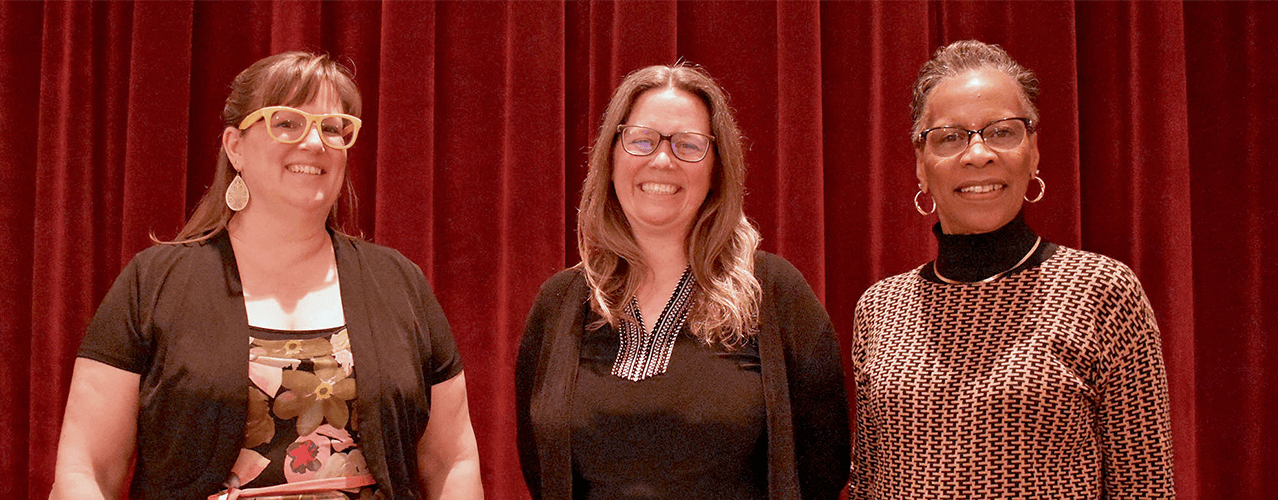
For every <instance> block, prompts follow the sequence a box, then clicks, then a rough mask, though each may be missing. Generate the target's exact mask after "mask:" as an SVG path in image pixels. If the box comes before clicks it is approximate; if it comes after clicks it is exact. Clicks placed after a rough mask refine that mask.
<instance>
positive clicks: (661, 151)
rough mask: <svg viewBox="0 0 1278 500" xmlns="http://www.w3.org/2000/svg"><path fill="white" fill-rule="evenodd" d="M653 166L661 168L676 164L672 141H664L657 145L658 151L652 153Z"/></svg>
mask: <svg viewBox="0 0 1278 500" xmlns="http://www.w3.org/2000/svg"><path fill="white" fill-rule="evenodd" d="M652 164H653V165H655V166H660V167H669V166H671V165H673V164H674V149H672V146H671V144H670V141H667V140H665V139H662V140H661V142H658V143H657V150H656V151H653V152H652Z"/></svg>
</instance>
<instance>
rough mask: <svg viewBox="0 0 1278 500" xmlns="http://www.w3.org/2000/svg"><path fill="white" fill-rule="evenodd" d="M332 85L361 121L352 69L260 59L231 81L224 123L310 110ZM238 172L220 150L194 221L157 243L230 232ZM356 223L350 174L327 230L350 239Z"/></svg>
mask: <svg viewBox="0 0 1278 500" xmlns="http://www.w3.org/2000/svg"><path fill="white" fill-rule="evenodd" d="M326 86H327V87H329V88H332V89H333V90H334V91H335V92H336V93H337V96H338V99H339V100H340V101H341V105H342V112H343V113H346V114H350V115H354V116H356V117H358V116H359V115H360V111H361V110H362V108H363V103H362V101H361V99H360V95H359V89H357V88H356V87H355V80H354V79H353V78H352V77H351V72H350V70H348V69H346V67H345V66H343V65H341V64H340V63H338V62H337V61H334V60H333V59H332V58H330V57H328V56H327V55H323V54H319V55H317V54H310V53H307V52H283V53H280V54H275V55H273V56H269V57H265V58H263V59H259V60H258V61H257V62H255V63H253V65H252V66H249V67H248V68H247V69H245V70H244V71H241V72H240V74H239V75H238V76H236V77H235V80H234V81H233V82H231V95H230V96H228V97H227V98H226V106H225V107H223V108H222V123H223V124H224V125H225V126H226V127H238V126H239V124H240V121H242V120H244V117H245V116H248V114H249V113H252V112H253V111H256V110H258V109H260V108H262V107H264V106H276V105H283V106H301V105H304V104H306V103H308V102H310V101H311V100H312V99H314V98H315V96H316V95H318V94H319V92H320V90H321V89H322V88H324V87H326ZM241 133H243V131H241ZM218 135H219V136H220V135H221V134H218ZM346 171H347V172H349V171H350V170H349V169H347V170H346ZM235 173H236V172H235V168H233V167H232V166H231V162H230V160H229V159H228V158H227V156H226V150H225V148H222V149H219V151H218V155H217V170H216V172H215V173H214V174H213V184H212V185H210V186H209V190H208V192H206V193H204V197H203V198H201V199H200V203H199V204H198V205H196V207H195V211H194V212H192V213H191V218H190V219H187V221H186V224H185V225H183V226H182V230H181V231H178V234H177V237H175V238H174V239H173V240H172V241H160V240H158V239H156V237H155V235H154V234H152V235H151V240H152V241H155V242H157V243H166V244H180V243H193V242H198V241H203V240H206V239H209V238H212V237H214V236H217V235H218V234H220V233H221V232H222V231H224V230H225V229H226V224H227V222H229V221H230V220H231V216H232V215H234V214H235V212H233V211H231V209H230V208H229V207H227V206H226V203H225V201H224V196H225V193H226V188H227V186H229V185H230V184H231V180H232V179H234V178H235ZM340 206H345V207H346V210H345V212H343V211H342V210H340V209H339V208H338V207H340ZM354 222H355V192H354V189H353V188H352V187H351V178H350V174H349V173H347V174H346V178H345V179H344V180H343V187H342V194H341V196H340V197H339V198H338V200H337V201H336V202H335V203H333V208H332V209H331V210H330V211H329V214H328V222H327V225H328V228H329V229H330V230H332V231H334V232H337V233H339V234H348V231H346V226H347V224H354Z"/></svg>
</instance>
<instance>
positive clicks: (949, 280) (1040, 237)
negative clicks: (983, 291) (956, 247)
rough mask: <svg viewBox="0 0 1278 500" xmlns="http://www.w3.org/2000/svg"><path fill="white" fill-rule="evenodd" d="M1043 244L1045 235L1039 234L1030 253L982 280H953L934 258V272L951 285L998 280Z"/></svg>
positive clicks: (937, 276) (1018, 265)
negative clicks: (938, 265)
mask: <svg viewBox="0 0 1278 500" xmlns="http://www.w3.org/2000/svg"><path fill="white" fill-rule="evenodd" d="M1042 244H1043V237H1042V236H1039V237H1038V239H1037V240H1034V247H1033V248H1030V251H1029V253H1027V254H1025V256H1024V257H1021V260H1020V261H1018V262H1017V263H1016V264H1013V265H1012V267H1009V268H1008V269H1007V270H1006V271H1003V272H1001V273H998V274H995V275H993V276H990V277H988V278H985V279H983V280H980V281H958V280H952V279H949V278H946V277H945V276H941V270H940V269H937V268H936V261H935V260H934V261H932V274H935V275H936V279H939V280H941V281H944V282H946V283H949V284H951V285H962V284H966V283H989V282H991V281H994V280H996V279H999V278H1002V277H1003V275H1005V274H1007V273H1010V272H1012V271H1013V270H1014V269H1016V268H1018V267H1021V264H1024V263H1025V261H1027V260H1029V258H1030V256H1031V255H1034V252H1037V251H1038V246H1039V245H1042Z"/></svg>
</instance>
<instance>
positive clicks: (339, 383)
mask: <svg viewBox="0 0 1278 500" xmlns="http://www.w3.org/2000/svg"><path fill="white" fill-rule="evenodd" d="M323 361H325V360H322V359H321V360H316V362H315V365H316V366H315V373H308V372H305V371H301V370H284V373H283V374H282V379H281V383H282V385H283V386H284V388H285V389H288V390H286V391H284V392H283V393H282V394H280V395H279V397H277V398H275V406H274V409H275V415H276V416H278V417H279V418H282V419H285V420H287V419H291V418H296V419H297V434H298V435H299V436H305V435H308V434H310V433H312V432H314V431H315V429H316V428H318V427H319V426H320V424H322V423H324V421H328V423H329V424H331V425H332V426H333V427H336V428H339V429H340V428H343V427H346V423H347V421H348V420H349V419H350V408H349V406H348V403H347V401H350V400H352V399H355V379H351V378H346V377H345V376H344V373H343V371H342V369H341V367H339V366H338V365H337V362H336V361H334V360H333V359H332V358H328V359H327V363H323ZM322 365H327V366H322ZM326 375H327V376H328V377H326Z"/></svg>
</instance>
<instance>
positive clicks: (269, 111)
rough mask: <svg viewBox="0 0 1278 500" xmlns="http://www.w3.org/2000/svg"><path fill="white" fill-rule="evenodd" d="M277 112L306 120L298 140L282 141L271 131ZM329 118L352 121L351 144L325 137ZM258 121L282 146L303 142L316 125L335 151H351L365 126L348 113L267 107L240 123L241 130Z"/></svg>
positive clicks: (322, 139) (322, 136)
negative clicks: (294, 114)
mask: <svg viewBox="0 0 1278 500" xmlns="http://www.w3.org/2000/svg"><path fill="white" fill-rule="evenodd" d="M277 111H289V112H292V113H297V114H298V115H301V117H302V118H305V119H306V128H304V129H302V133H301V134H299V135H298V136H297V138H296V139H293V140H291V141H290V140H285V139H282V138H280V137H278V136H276V135H275V131H274V130H272V129H271V123H270V122H271V120H270V118H271V116H272V115H274V114H275V113H276V112H277ZM328 118H340V119H343V120H350V122H351V140H350V141H349V142H347V143H346V144H333V143H332V142H329V136H327V135H324V128H323V127H322V126H321V124H322V123H323V122H324V120H325V119H328ZM258 120H262V121H263V122H265V123H266V134H267V135H269V136H271V139H274V140H275V142H278V143H281V144H296V143H299V142H302V139H305V138H306V136H307V135H309V134H310V133H311V126H312V125H314V126H315V130H316V131H318V132H319V137H320V141H322V142H323V143H324V145H325V146H328V147H330V148H333V149H349V148H350V147H351V146H354V145H355V139H357V138H359V128H360V126H361V125H363V122H362V121H360V119H359V118H356V117H354V116H351V115H348V114H346V113H328V114H323V115H316V114H311V113H307V112H305V111H302V110H300V109H297V108H292V107H289V106H266V107H264V108H261V109H258V110H257V111H254V112H252V113H249V115H248V116H246V117H244V120H242V121H241V122H240V130H246V129H248V128H249V127H251V126H253V124H254V123H257V121H258Z"/></svg>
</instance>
